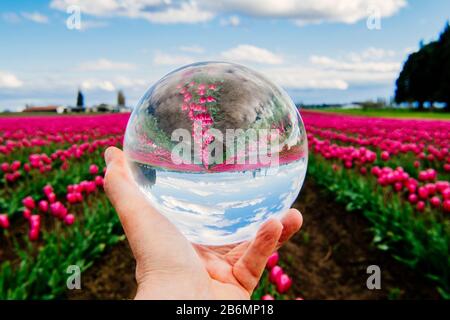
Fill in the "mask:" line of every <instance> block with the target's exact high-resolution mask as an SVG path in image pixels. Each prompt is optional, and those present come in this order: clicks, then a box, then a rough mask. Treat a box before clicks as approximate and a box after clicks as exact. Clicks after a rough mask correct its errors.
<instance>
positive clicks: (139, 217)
mask: <svg viewBox="0 0 450 320" xmlns="http://www.w3.org/2000/svg"><path fill="white" fill-rule="evenodd" d="M105 161H106V165H107V170H106V175H105V191H106V194H107V196H108V198H109V199H110V201H111V203H112V204H113V206H114V207H115V208H116V211H117V213H118V215H119V218H120V221H121V223H122V225H123V228H124V231H125V234H126V236H127V238H128V242H129V244H130V247H131V250H132V252H133V255H134V257H135V259H136V281H137V285H138V288H137V294H136V299H187V300H190V299H249V298H250V296H251V294H252V292H253V290H254V289H255V287H256V285H257V283H258V281H259V279H260V277H261V275H262V273H263V271H264V268H265V265H266V262H267V259H268V258H269V256H270V255H271V254H272V253H273V252H274V251H275V250H277V249H278V248H279V247H280V246H282V245H283V243H285V242H286V241H287V240H289V238H290V237H291V236H292V235H293V234H294V233H295V232H297V231H298V230H299V229H300V227H301V225H302V216H301V214H300V212H298V211H297V210H295V209H290V210H289V211H288V212H287V213H286V214H285V215H284V217H283V218H282V219H281V220H277V219H270V220H268V221H266V222H265V223H264V224H263V225H262V226H261V227H260V229H259V230H258V232H257V234H256V236H255V237H254V238H253V239H252V240H250V241H245V242H241V243H239V244H234V245H229V246H220V247H217V246H216V247H209V246H204V245H197V244H192V243H190V242H189V241H188V240H187V239H186V238H185V237H184V236H183V235H182V234H181V233H180V232H179V231H178V230H177V229H176V227H175V226H174V225H173V224H172V223H170V222H169V220H167V219H166V218H165V217H164V216H163V215H161V214H160V213H159V212H158V211H157V210H156V209H155V208H153V207H152V206H151V204H150V202H149V201H148V200H147V199H146V197H145V195H144V194H143V193H142V192H141V191H140V189H139V187H138V186H137V184H136V183H135V182H134V180H133V178H132V176H131V174H130V172H129V169H128V167H127V164H126V160H125V156H124V154H123V152H122V151H121V150H120V149H117V148H115V147H110V148H108V149H107V150H106V152H105Z"/></svg>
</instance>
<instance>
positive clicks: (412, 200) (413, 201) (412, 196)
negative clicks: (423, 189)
mask: <svg viewBox="0 0 450 320" xmlns="http://www.w3.org/2000/svg"><path fill="white" fill-rule="evenodd" d="M418 200H419V198H418V197H417V195H416V194H415V193H411V194H410V195H409V196H408V201H409V203H411V204H416V203H417V201H418Z"/></svg>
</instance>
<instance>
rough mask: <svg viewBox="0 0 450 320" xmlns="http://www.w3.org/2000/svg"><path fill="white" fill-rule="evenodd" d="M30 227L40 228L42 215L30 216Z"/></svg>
mask: <svg viewBox="0 0 450 320" xmlns="http://www.w3.org/2000/svg"><path fill="white" fill-rule="evenodd" d="M30 227H31V229H39V228H40V227H41V216H40V215H38V214H33V215H32V216H31V217H30Z"/></svg>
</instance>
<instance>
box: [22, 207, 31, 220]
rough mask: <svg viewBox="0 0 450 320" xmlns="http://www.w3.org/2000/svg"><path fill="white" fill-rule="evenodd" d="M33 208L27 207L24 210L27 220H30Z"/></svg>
mask: <svg viewBox="0 0 450 320" xmlns="http://www.w3.org/2000/svg"><path fill="white" fill-rule="evenodd" d="M31 214H32V213H31V210H30V209H27V208H25V209H24V210H23V217H24V218H25V219H27V220H29V219H30V217H31Z"/></svg>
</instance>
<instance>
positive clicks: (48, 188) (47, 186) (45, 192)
mask: <svg viewBox="0 0 450 320" xmlns="http://www.w3.org/2000/svg"><path fill="white" fill-rule="evenodd" d="M42 190H43V191H44V194H45V195H48V194H49V193H52V192H53V187H52V186H51V185H49V184H47V185H46V186H45V187H44V188H43V189H42Z"/></svg>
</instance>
